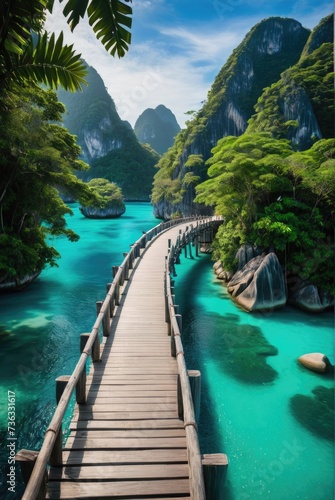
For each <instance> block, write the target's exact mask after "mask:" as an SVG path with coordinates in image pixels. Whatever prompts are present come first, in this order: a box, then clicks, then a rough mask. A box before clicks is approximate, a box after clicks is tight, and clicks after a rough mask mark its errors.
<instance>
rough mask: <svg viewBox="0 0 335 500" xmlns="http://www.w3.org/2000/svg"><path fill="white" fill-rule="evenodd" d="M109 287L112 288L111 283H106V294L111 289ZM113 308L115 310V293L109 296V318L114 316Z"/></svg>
mask: <svg viewBox="0 0 335 500" xmlns="http://www.w3.org/2000/svg"><path fill="white" fill-rule="evenodd" d="M111 286H112V283H107V285H106V290H107V293H108V292H109V290H110V289H111ZM114 308H115V293H113V295H112V296H111V298H110V301H109V314H110V317H111V318H112V317H113V316H114Z"/></svg>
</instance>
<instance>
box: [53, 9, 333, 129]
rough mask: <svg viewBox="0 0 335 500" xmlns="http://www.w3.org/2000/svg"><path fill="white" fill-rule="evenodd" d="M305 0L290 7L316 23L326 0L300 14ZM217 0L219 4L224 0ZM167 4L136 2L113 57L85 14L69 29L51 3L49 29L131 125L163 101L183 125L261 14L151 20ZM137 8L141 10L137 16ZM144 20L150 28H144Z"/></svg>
mask: <svg viewBox="0 0 335 500" xmlns="http://www.w3.org/2000/svg"><path fill="white" fill-rule="evenodd" d="M250 1H251V0H250ZM252 1H254V0H252ZM258 1H259V2H260V3H262V2H264V0H258ZM224 2H226V0H224ZM244 2H245V4H248V2H249V0H229V5H230V6H231V8H232V9H235V10H236V11H237V10H238V9H241V7H242V5H243V3H244ZM304 2H305V0H299V1H297V2H296V3H294V2H293V4H292V9H294V10H295V11H296V14H297V15H296V16H294V17H295V18H296V19H297V20H299V21H300V22H303V24H304V25H305V26H308V27H314V26H315V25H316V24H317V23H318V22H319V21H320V19H321V17H324V16H323V15H322V14H323V13H324V15H326V14H328V12H327V11H326V9H327V5H326V7H324V5H323V6H322V11H321V10H320V8H319V10H318V11H317V12H316V11H315V10H310V11H309V14H308V16H309V17H308V18H307V17H305V18H303V19H301V18H300V17H299V16H298V11H299V9H298V7H300V9H301V11H302V10H303V9H302V4H303V3H304ZM217 3H218V4H220V5H221V4H222V1H221V3H220V2H217ZM169 5H170V4H167V3H165V2H164V0H156V1H155V2H153V1H151V0H144V1H141V2H138V3H137V2H134V6H133V8H134V24H135V19H136V20H137V24H136V27H135V26H134V30H133V31H134V35H135V36H134V40H135V39H136V42H135V43H133V44H132V45H131V46H130V50H129V52H128V53H127V54H126V56H125V57H124V58H122V59H118V58H113V57H111V56H110V55H109V54H108V53H107V52H106V51H105V49H104V48H103V46H102V45H101V44H100V42H99V41H97V40H96V38H95V35H94V33H93V31H92V29H91V27H90V26H89V25H88V22H87V20H86V19H84V20H81V21H80V23H79V25H78V26H77V27H76V28H75V31H74V33H71V32H70V30H69V28H68V26H67V24H66V20H65V18H64V16H63V14H62V7H60V6H59V4H56V3H55V6H54V14H53V15H52V16H48V18H47V23H46V28H47V30H48V31H54V32H56V33H59V32H60V31H61V30H63V31H64V37H65V40H66V42H67V43H73V44H74V47H75V49H76V50H77V52H80V53H81V54H82V57H83V58H84V59H85V60H86V62H87V63H88V64H89V65H90V66H93V67H94V68H95V69H96V70H97V71H98V73H99V74H100V76H101V77H102V79H103V81H104V83H105V86H106V87H107V89H108V92H109V93H110V95H111V97H112V98H113V100H114V102H115V104H116V106H117V109H118V112H119V115H120V117H121V118H122V119H124V120H128V121H129V122H130V123H131V125H132V126H134V124H135V121H136V119H137V118H138V116H139V115H140V114H141V113H142V112H143V111H144V110H145V109H146V108H149V107H151V108H155V107H156V106H157V105H158V104H164V105H165V106H167V107H168V108H170V109H171V111H172V112H173V113H174V114H175V115H176V118H177V121H178V123H179V124H180V126H182V127H183V126H184V122H185V120H187V116H186V115H185V112H187V111H189V110H191V109H192V110H193V109H194V110H198V109H199V108H200V107H201V102H202V101H204V100H205V99H206V97H207V93H208V91H209V90H210V88H211V85H212V83H213V81H214V78H215V76H216V74H217V73H218V72H219V70H220V69H221V67H222V66H223V64H224V63H225V62H226V60H227V58H228V57H229V55H230V54H231V52H232V50H233V49H234V48H235V47H237V46H238V44H239V43H240V42H241V41H242V39H243V38H244V36H245V35H246V34H247V33H248V31H249V30H250V29H251V28H252V26H254V25H255V24H256V23H257V22H259V21H261V19H262V18H263V17H262V14H261V13H260V12H259V11H258V10H257V9H255V14H254V16H243V17H239V18H231V19H229V22H226V20H225V19H222V18H220V16H219V15H215V16H214V18H212V20H211V21H210V22H208V23H207V24H206V22H205V21H204V20H199V21H198V23H194V24H193V25H191V24H189V25H188V26H187V27H185V24H184V25H183V26H180V25H179V24H178V23H174V24H173V25H169V24H168V23H167V22H166V23H165V24H164V25H162V24H161V23H160V24H159V25H155V22H154V20H152V21H151V19H153V18H152V17H151V15H150V16H149V14H148V11H149V10H150V11H151V13H152V11H156V12H157V11H158V10H161V9H166V8H170V7H169ZM213 5H214V2H213ZM288 10H289V9H287V11H288ZM145 11H146V12H147V13H146V14H145ZM140 12H141V14H143V15H141V16H140V15H139V14H140ZM292 17H293V16H292ZM141 18H143V22H142V23H141V20H140V19H141ZM168 18H169V17H165V19H168ZM200 21H201V24H200ZM144 24H146V27H144ZM148 26H150V34H148V33H147V30H148V29H149V28H148ZM141 35H142V36H141ZM143 35H145V36H147V39H145V38H144V37H143ZM143 40H144V41H143Z"/></svg>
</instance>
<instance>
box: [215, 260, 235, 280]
mask: <svg viewBox="0 0 335 500" xmlns="http://www.w3.org/2000/svg"><path fill="white" fill-rule="evenodd" d="M213 270H214V273H215V274H216V277H217V278H219V280H222V281H223V282H224V283H228V281H230V280H231V279H232V277H233V275H232V273H231V272H230V271H227V270H226V269H225V268H224V266H223V263H222V262H221V260H217V261H216V262H215V264H214V265H213Z"/></svg>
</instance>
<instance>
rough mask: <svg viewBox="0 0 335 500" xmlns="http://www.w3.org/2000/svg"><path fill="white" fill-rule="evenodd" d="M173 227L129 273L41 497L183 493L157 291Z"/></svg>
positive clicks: (184, 471)
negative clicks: (83, 401) (83, 400)
mask: <svg viewBox="0 0 335 500" xmlns="http://www.w3.org/2000/svg"><path fill="white" fill-rule="evenodd" d="M181 228H185V225H179V226H176V227H173V228H172V229H169V230H168V231H166V232H164V233H162V234H160V235H159V237H158V238H157V239H156V240H155V243H154V244H152V245H151V246H150V247H148V248H147V249H146V251H145V253H144V255H143V256H142V258H141V259H138V261H137V263H136V266H135V269H134V270H133V271H132V273H131V274H130V277H129V280H128V281H127V282H126V284H125V287H124V288H123V293H122V299H121V303H120V306H118V308H117V310H116V314H115V316H114V317H113V320H112V327H111V328H112V330H111V334H110V336H109V337H107V340H106V342H105V343H104V344H103V345H102V351H101V361H100V362H98V363H95V364H94V365H92V369H91V372H90V375H89V376H88V384H87V387H88V393H87V402H86V404H85V405H76V408H75V412H74V417H73V420H72V422H71V432H70V435H69V437H68V439H67V443H66V445H65V447H64V451H63V461H64V466H63V467H58V468H57V467H52V468H51V470H50V475H49V482H48V486H47V488H48V492H47V497H46V498H49V499H70V498H71V499H74V498H76V499H80V498H90V499H94V498H113V499H123V500H127V499H128V500H135V499H151V500H155V499H157V500H158V499H163V498H164V499H165V500H169V499H179V500H183V499H187V498H188V499H190V489H189V468H188V461H187V447H186V438H185V429H184V424H183V421H182V420H179V418H178V408H177V362H176V359H175V358H173V357H171V349H170V337H169V336H168V332H167V323H166V322H165V294H164V266H165V255H166V253H167V248H168V239H172V241H174V240H175V239H176V238H177V236H178V234H179V230H180V229H181ZM130 285H131V286H130Z"/></svg>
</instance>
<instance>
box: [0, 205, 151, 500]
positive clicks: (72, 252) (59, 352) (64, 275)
mask: <svg viewBox="0 0 335 500" xmlns="http://www.w3.org/2000/svg"><path fill="white" fill-rule="evenodd" d="M126 206H127V211H126V213H125V214H124V215H123V216H122V217H121V218H120V219H110V220H94V221H93V220H91V219H87V218H85V217H83V216H82V215H81V213H80V211H79V209H78V205H77V204H74V205H71V208H72V209H73V211H74V216H73V217H70V218H69V226H70V227H71V228H72V229H74V230H75V231H76V232H77V233H78V234H79V235H80V240H79V241H78V242H77V243H71V242H69V241H67V240H66V239H65V238H64V239H57V240H55V242H54V245H55V247H56V248H57V250H58V251H59V252H60V254H61V255H62V258H61V259H59V261H58V265H59V267H58V268H49V269H46V270H45V271H44V272H43V273H42V274H41V276H40V277H39V278H38V279H37V280H36V281H35V282H34V283H33V284H32V285H31V286H30V287H29V288H27V289H26V290H24V291H22V292H20V293H15V294H6V295H1V296H0V442H1V446H0V468H1V469H0V471H1V474H0V477H1V481H2V484H1V487H0V498H6V499H7V498H8V499H12V500H13V499H14V498H21V492H22V487H21V486H20V485H18V488H17V493H16V495H14V494H13V493H8V492H7V486H8V485H7V484H6V480H7V479H6V474H7V473H8V466H7V457H8V451H7V449H6V441H7V437H8V434H7V391H14V392H15V394H16V429H17V434H16V437H17V447H16V450H19V449H20V448H27V449H39V448H40V446H41V442H42V439H43V436H44V432H45V429H46V426H47V424H48V423H49V421H50V418H51V416H52V413H53V411H54V408H55V406H56V405H55V378H57V377H58V376H60V375H66V374H71V373H72V371H73V368H74V367H75V365H76V362H77V360H78V358H79V336H80V334H81V333H85V332H89V331H91V328H92V326H93V323H94V321H95V318H96V306H95V303H96V301H98V300H102V299H103V298H104V297H105V294H106V284H107V283H109V282H111V281H112V270H111V269H112V266H115V265H119V264H121V262H122V260H123V252H127V251H128V250H129V247H130V245H131V244H132V243H134V242H135V241H136V240H137V239H138V238H140V236H141V234H142V231H148V230H149V229H150V228H152V227H153V226H155V225H157V223H158V221H157V219H155V218H154V216H153V214H152V207H151V206H150V204H149V203H127V204H126ZM70 410H71V408H70ZM69 413H70V412H69ZM68 421H69V415H68V418H67V422H68ZM65 424H66V423H65ZM17 477H18V479H19V477H20V476H19V474H18V473H17Z"/></svg>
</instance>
